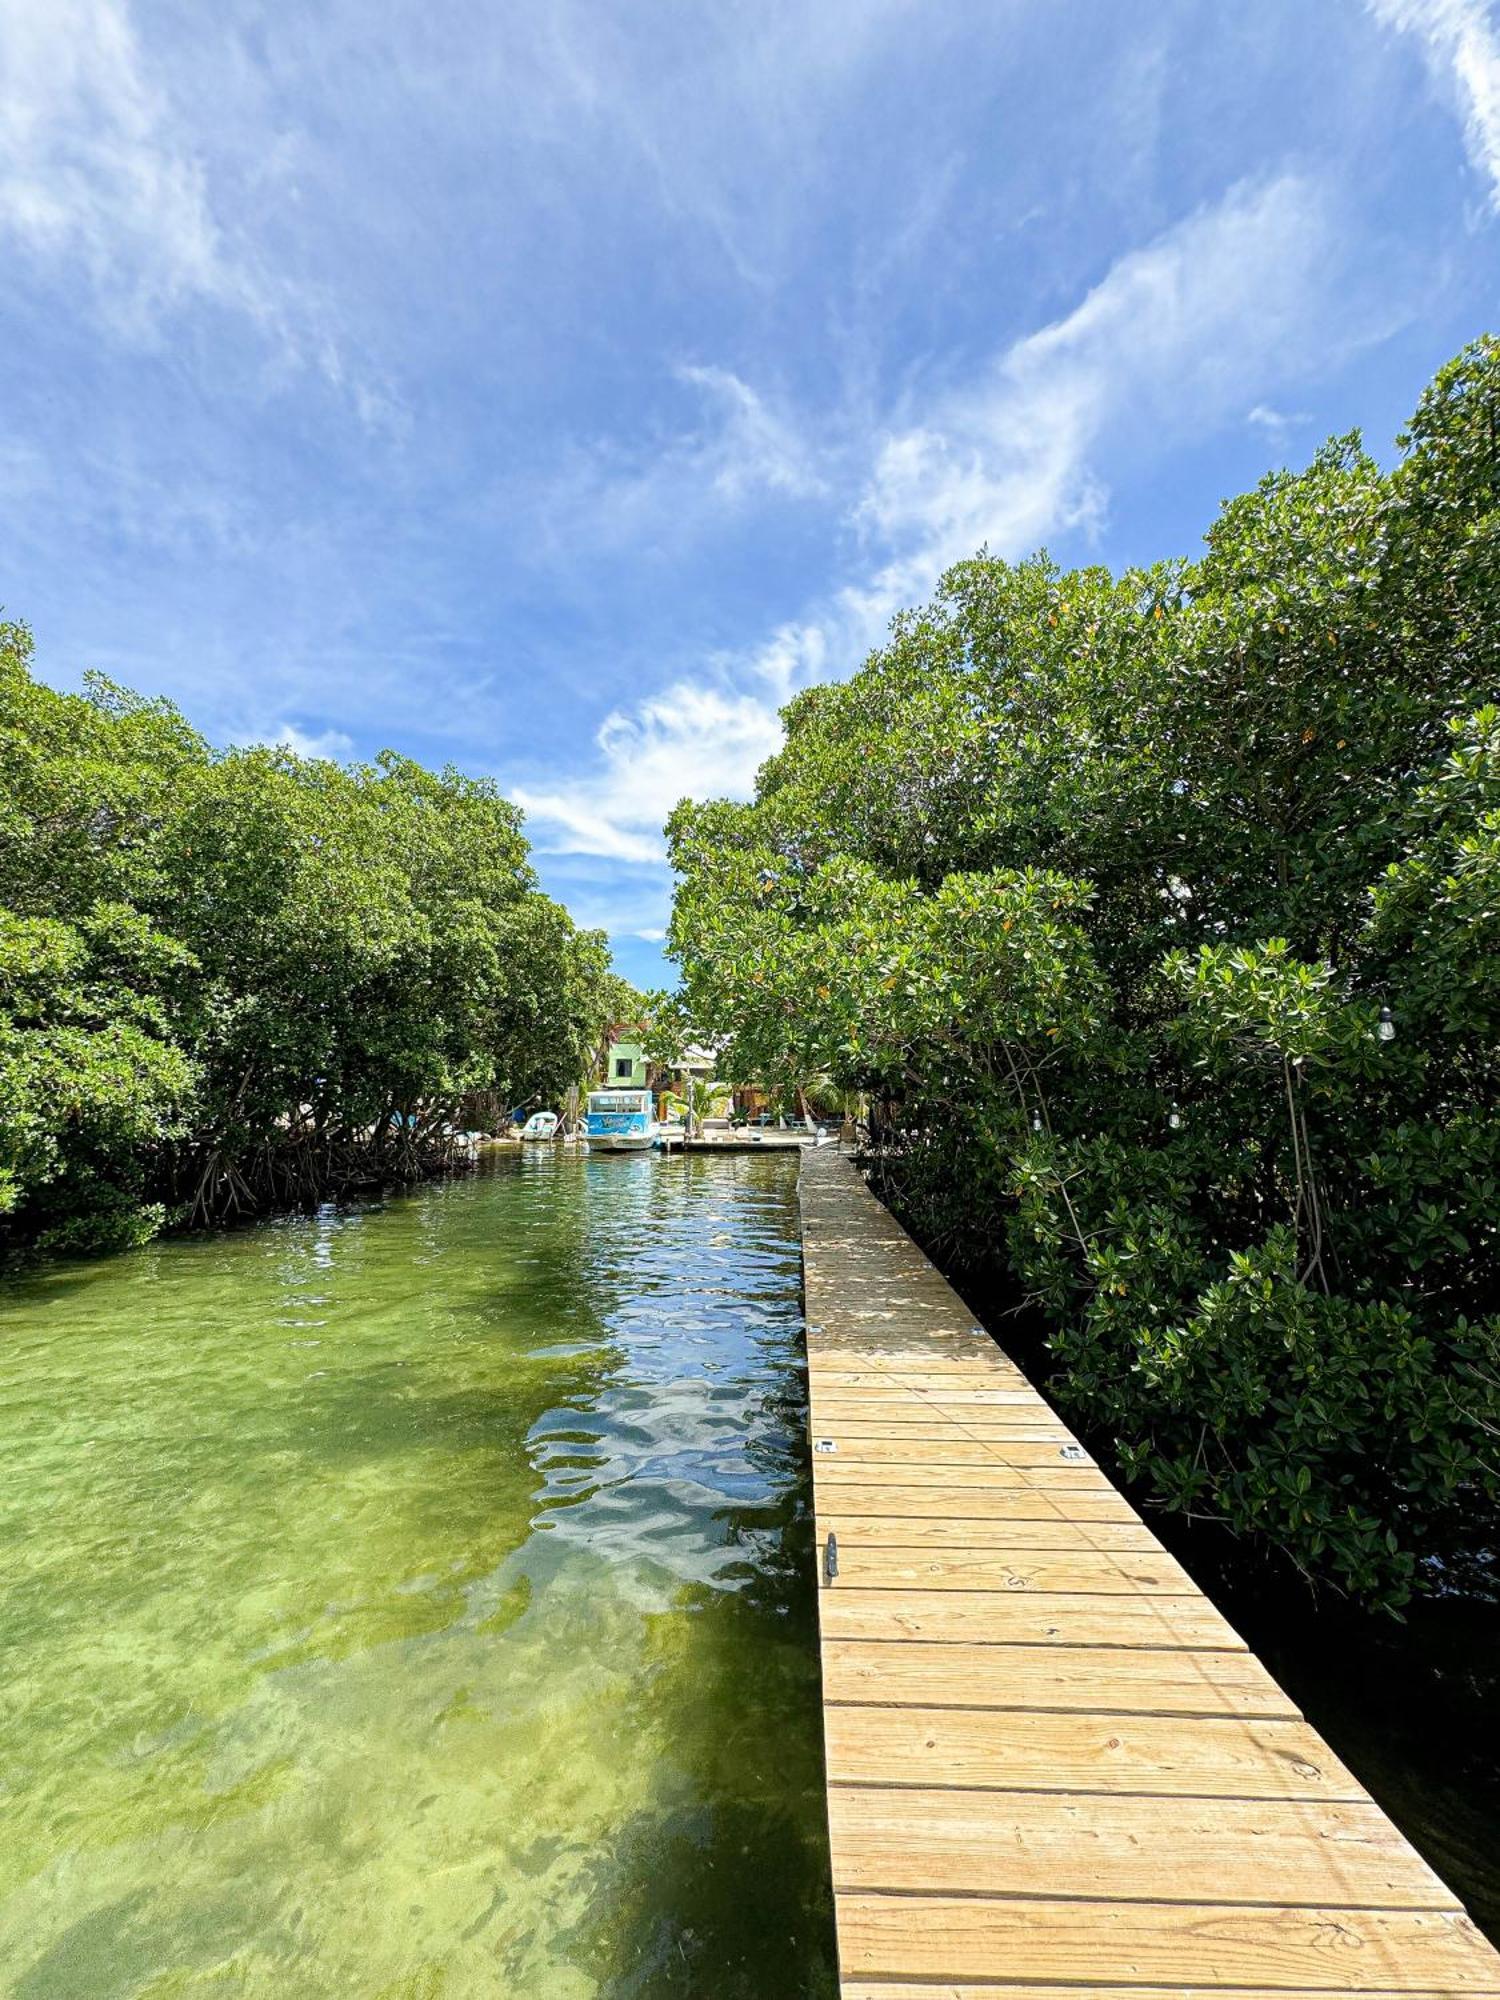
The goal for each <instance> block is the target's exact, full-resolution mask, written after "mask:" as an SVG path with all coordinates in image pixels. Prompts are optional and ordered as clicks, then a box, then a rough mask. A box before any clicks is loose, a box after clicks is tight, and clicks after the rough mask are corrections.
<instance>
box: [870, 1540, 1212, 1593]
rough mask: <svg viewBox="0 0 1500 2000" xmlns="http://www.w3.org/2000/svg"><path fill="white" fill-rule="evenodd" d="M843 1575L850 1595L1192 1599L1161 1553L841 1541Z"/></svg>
mask: <svg viewBox="0 0 1500 2000" xmlns="http://www.w3.org/2000/svg"><path fill="white" fill-rule="evenodd" d="M839 1577H840V1580H841V1581H842V1582H843V1583H844V1584H845V1585H846V1586H847V1587H848V1588H849V1589H851V1590H899V1591H909V1590H1042V1591H1050V1590H1067V1591H1086V1592H1093V1593H1096V1594H1098V1595H1102V1596H1107V1597H1115V1596H1130V1597H1134V1596H1139V1595H1140V1594H1142V1593H1145V1594H1147V1595H1150V1594H1153V1593H1160V1592H1163V1591H1165V1592H1166V1593H1167V1594H1168V1595H1170V1596H1176V1597H1184V1596H1191V1595H1192V1584H1191V1582H1190V1580H1189V1578H1188V1576H1187V1574H1186V1572H1185V1571H1184V1570H1183V1569H1182V1568H1181V1567H1180V1566H1179V1565H1178V1564H1177V1563H1175V1562H1174V1561H1173V1560H1172V1558H1171V1557H1170V1556H1169V1555H1166V1554H1164V1553H1162V1552H1161V1551H1148V1552H1141V1551H1138V1550H1135V1551H1131V1550H1127V1551H1125V1552H1123V1553H1119V1552H1115V1553H1111V1552H1110V1551H1109V1550H1089V1549H1079V1548H1077V1547H1076V1546H1075V1548H1073V1549H1071V1550H1066V1551H1051V1552H1046V1551H1040V1550H1029V1551H1028V1550H1026V1549H1020V1548H1017V1549H1010V1550H1003V1549H964V1550H948V1551H945V1552H944V1553H942V1554H922V1553H918V1552H916V1551H914V1550H911V1549H892V1548H880V1547H871V1546H870V1545H869V1544H868V1543H865V1542H859V1541H855V1540H852V1539H850V1540H845V1539H843V1538H842V1537H841V1538H840V1542H839Z"/></svg>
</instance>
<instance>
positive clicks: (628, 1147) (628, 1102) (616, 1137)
mask: <svg viewBox="0 0 1500 2000" xmlns="http://www.w3.org/2000/svg"><path fill="white" fill-rule="evenodd" d="M653 1114H654V1106H653V1103H652V1098H651V1093H650V1091H649V1090H591V1091H590V1092H589V1101H588V1109H587V1111H586V1112H585V1114H584V1120H583V1136H584V1138H585V1139H587V1140H588V1142H589V1151H590V1152H591V1153H645V1152H649V1151H650V1149H651V1147H652V1145H653V1144H654V1143H655V1140H656V1119H655V1117H654V1115H653Z"/></svg>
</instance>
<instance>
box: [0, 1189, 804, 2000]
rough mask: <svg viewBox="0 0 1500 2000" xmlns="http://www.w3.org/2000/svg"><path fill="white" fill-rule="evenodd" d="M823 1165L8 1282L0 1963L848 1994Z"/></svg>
mask: <svg viewBox="0 0 1500 2000" xmlns="http://www.w3.org/2000/svg"><path fill="white" fill-rule="evenodd" d="M794 1200H795V1169H794V1168H792V1167H789V1166H788V1164H787V1163H786V1162H784V1161H777V1160H770V1159H757V1158H755V1157H753V1156H748V1157H747V1156H732V1157H730V1158H728V1159H723V1160H701V1159H698V1160H677V1161H662V1160H656V1159H652V1158H649V1157H643V1158H605V1159H592V1160H585V1159H577V1158H557V1157H554V1156H553V1155H552V1154H551V1153H550V1152H549V1153H548V1154H547V1155H545V1156H540V1157H536V1158H531V1157H527V1158H525V1159H522V1160H519V1161H517V1160H506V1161H504V1162H502V1163H501V1164H500V1166H499V1167H498V1168H497V1169H496V1170H495V1171H493V1172H491V1173H486V1174H482V1175H480V1176H478V1177H476V1178H474V1179H472V1180H465V1181H455V1182H449V1183H444V1184H441V1185H438V1186H434V1187H431V1188H428V1189H426V1190H423V1191H422V1192H420V1193H418V1194H416V1195H413V1196H409V1197H405V1198H403V1199H400V1200H398V1201H394V1202H392V1203H390V1204H389V1205H387V1206H384V1207H382V1208H379V1209H375V1210H371V1211H368V1212H363V1213H348V1212H343V1213H328V1214H324V1215H321V1216H318V1217H315V1218H298V1219H294V1220H290V1221H286V1222H281V1223H276V1224H270V1225H266V1226H263V1227H261V1228H258V1229H255V1230H253V1231H247V1232H244V1233H240V1234H236V1235H232V1236H226V1237H221V1238H215V1239H212V1240H209V1241H196V1242H171V1243H166V1244H160V1245H155V1246H152V1247H150V1248H148V1249H146V1250H143V1251H139V1252H136V1253H133V1254H131V1255H129V1256H126V1257H121V1258H116V1259H113V1260H110V1261H108V1262H105V1263H100V1264H73V1265H59V1266H55V1267H52V1268H50V1269H47V1270H45V1271H42V1272H40V1273H38V1274H35V1275H32V1276H30V1277H27V1278H25V1279H23V1280H19V1281H12V1282H11V1283H10V1284H8V1285H5V1286H3V1287H0V1370H3V1395H0V1464H3V1465H4V1468H5V1476H4V1480H3V1483H0V1534H3V1538H4V1539H3V1548H4V1560H5V1568H6V1575H7V1579H8V1581H7V1586H6V1590H5V1595H4V1599H3V1603H0V1640H3V1649H4V1653H5V1656H6V1658H5V1665H4V1668H3V1676H4V1678H3V1682H0V1704H3V1708H4V1719H3V1723H0V1739H3V1746H4V1756H3V1769H0V1785H3V1791H0V1992H3V1993H5V1994H7V1995H14V1996H17V2000H115V1996H119V2000H126V1996H129V2000H180V1996H195V2000H196V1996H200V1995H201V1996H213V2000H220V1996H226V1997H227V1996H257V2000H258V1997H259V1996H271V1995H275V1996H277V2000H318V1997H319V1996H322V1995H335V1994H336V1995H339V1996H359V2000H483V1997H484V1996H491V1995H493V1996H505V2000H656V1997H657V1996H675V1995H682V1996H694V2000H697V1996H706V1995H709V1994H712V1995H713V1996H714V2000H736V1997H737V1996H745V2000H751V1996H753V2000H795V1996H800V1995H808V1996H821V1995H825V1994H831V1993H832V1992H833V1990H834V1985H833V1945H832V1927H831V1915H830V1899H829V1893H828V1884H827V1867H828V1863H827V1853H826V1847H825V1837H824V1830H823V1791H822V1767H821V1750H820V1742H819V1731H820V1709H819V1702H818V1682H817V1663H816V1652H815V1646H814V1641H813V1623H814V1615H815V1612H814V1605H813V1601H812V1594H811V1577H812V1564H811V1560H810V1558H809V1556H808V1553H807V1551H808V1547H809V1542H810V1529H809V1527H808V1525H807V1518H806V1507H807V1493H806V1472H805V1465H804V1456H803V1454H804V1450H805V1431H804V1428H803V1416H804V1405H803V1388H802V1380H801V1374H800V1360H799V1348H800V1328H801V1321H800V1311H799V1297H798V1261H797V1244H796V1236H795V1211H794Z"/></svg>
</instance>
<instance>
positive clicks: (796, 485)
mask: <svg viewBox="0 0 1500 2000" xmlns="http://www.w3.org/2000/svg"><path fill="white" fill-rule="evenodd" d="M677 374H678V377H679V379H680V380H681V381H683V382H687V383H691V384H692V386H693V387H694V388H696V389H699V390H701V391H702V392H703V394H704V395H705V396H706V397H707V398H708V399H709V401H710V403H711V404H712V405H714V406H715V407H716V409H717V411H718V413H719V422H718V423H717V424H716V425H715V426H713V427H712V428H711V429H710V430H709V431H708V432H707V434H706V435H703V436H701V437H700V438H698V439H696V440H695V441H694V442H693V444H692V445H691V447H690V448H689V451H688V454H687V455H688V456H689V458H690V459H691V460H692V461H693V465H692V470H693V471H695V472H696V473H698V474H699V475H700V477H702V476H705V475H706V479H707V483H709V484H710V485H711V486H712V487H713V488H714V490H715V491H717V492H718V493H720V494H723V495H725V496H726V497H728V498H731V499H733V498H737V497H738V496H739V495H740V494H742V493H744V492H746V491H748V490H750V489H752V488H757V487H758V488H762V489H764V490H766V491H768V492H772V493H791V494H796V495H797V496H798V497H799V498H805V497H807V496H809V495H812V494H816V493H821V492H822V491H823V490H824V481H823V477H822V474H821V473H820V472H819V470H818V465H817V460H816V456H815V454H814V452H813V451H812V449H811V447H810V445H809V443H808V441H807V439H806V438H805V437H804V436H803V435H802V434H801V432H799V431H798V429H797V428H796V426H795V425H794V424H792V423H791V422H789V421H788V419H787V418H786V417H785V415H783V414H781V413H779V412H778V411H777V410H776V409H774V408H773V407H772V405H771V404H770V403H769V402H768V401H767V399H766V398H765V397H764V396H762V395H760V394H758V393H757V392H756V390H754V389H752V388H751V387H750V385H749V383H748V382H742V381H741V380H740V378H739V376H738V375H736V374H734V372H733V371H732V370H731V369H728V368H704V367H688V366H683V367H681V368H679V369H678V370H677Z"/></svg>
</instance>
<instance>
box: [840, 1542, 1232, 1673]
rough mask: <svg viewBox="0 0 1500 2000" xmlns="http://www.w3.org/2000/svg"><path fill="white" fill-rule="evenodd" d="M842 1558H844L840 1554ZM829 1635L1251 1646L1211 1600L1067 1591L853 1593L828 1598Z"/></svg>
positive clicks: (1025, 1642)
mask: <svg viewBox="0 0 1500 2000" xmlns="http://www.w3.org/2000/svg"><path fill="white" fill-rule="evenodd" d="M840 1561H841V1562H842V1558H841V1559H840ZM821 1612H822V1622H823V1635H824V1637H825V1638H828V1639H926V1640H930V1641H933V1642H934V1643H943V1642H946V1641H951V1640H967V1641H969V1642H970V1643H973V1642H975V1641H984V1642H987V1643H989V1644H992V1645H1017V1644H1020V1645H1033V1646H1035V1645H1047V1644H1052V1645H1066V1646H1123V1647H1131V1648H1134V1647H1140V1646H1170V1647H1172V1648H1173V1649H1175V1650H1180V1649H1181V1648H1182V1647H1185V1646H1188V1647H1205V1648H1208V1649H1209V1650H1211V1651H1223V1650H1227V1649H1236V1650H1241V1651H1242V1650H1243V1648H1244V1643H1245V1642H1244V1640H1243V1639H1241V1638H1240V1637H1239V1636H1238V1634H1237V1633H1236V1632H1235V1631H1234V1630H1233V1628H1232V1627H1231V1626H1230V1625H1229V1624H1228V1623H1227V1622H1226V1621H1225V1619H1224V1618H1223V1617H1221V1615H1220V1614H1219V1613H1218V1612H1217V1611H1216V1610H1215V1609H1214V1607H1213V1606H1212V1605H1211V1604H1210V1603H1209V1602H1208V1600H1207V1598H1203V1597H1196V1596H1195V1597H1098V1596H1092V1595H1090V1596H1081V1597H1071V1596H1069V1595H1068V1594H1067V1593H1066V1592H1064V1591H1053V1592H1049V1593H1043V1592H1040V1591H1037V1592H1032V1591H1006V1590H982V1591H975V1590H914V1591H911V1592H908V1593H900V1592H895V1591H889V1590H851V1589H849V1588H848V1587H847V1586H846V1585H844V1584H843V1583H842V1580H841V1581H840V1583H839V1584H838V1585H837V1586H835V1588H834V1589H832V1590H825V1591H824V1592H823V1595H822V1600H821Z"/></svg>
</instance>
